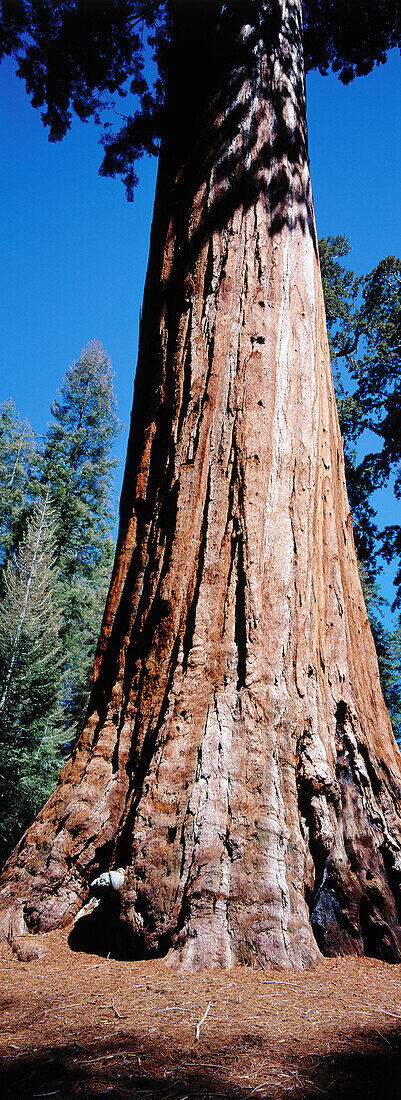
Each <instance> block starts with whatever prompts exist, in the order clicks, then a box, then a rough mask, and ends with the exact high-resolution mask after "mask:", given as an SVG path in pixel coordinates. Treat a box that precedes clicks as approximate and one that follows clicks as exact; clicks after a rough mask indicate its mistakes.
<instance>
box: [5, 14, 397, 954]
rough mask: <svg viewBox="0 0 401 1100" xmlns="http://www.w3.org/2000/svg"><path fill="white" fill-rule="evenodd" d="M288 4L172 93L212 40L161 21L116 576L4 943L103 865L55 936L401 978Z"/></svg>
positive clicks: (389, 840) (389, 756)
mask: <svg viewBox="0 0 401 1100" xmlns="http://www.w3.org/2000/svg"><path fill="white" fill-rule="evenodd" d="M178 7H182V6H180V5H179V6H178ZM184 7H185V6H184ZM300 9H301V4H300V0H280V3H277V5H276V7H275V13H276V16H277V12H279V15H280V19H279V20H278V21H277V18H273V16H272V15H271V14H270V15H269V14H268V5H267V3H265V2H264V0H263V2H262V0H261V2H260V4H258V5H256V6H255V5H253V6H251V5H250V6H249V12H250V13H253V18H254V24H253V25H241V24H239V26H238V27H237V37H236V39H235V40H234V39H233V42H234V45H235V49H234V45H233V46H232V50H231V55H230V58H229V62H230V66H231V68H225V64H226V62H227V56H226V54H224V51H223V52H222V55H221V57H222V62H221V66H220V63H219V55H218V48H219V42H220V45H222V43H223V41H224V37H223V38H220V39H219V37H218V33H217V32H216V41H215V43H214V51H215V52H214V54H213V57H212V63H211V75H210V76H209V77H208V87H207V89H206V88H205V79H203V84H202V83H201V81H200V79H199V76H200V73H197V71H196V65H195V71H194V73H193V74H192V75H193V82H194V88H195V91H194V90H193V88H192V86H191V95H189V81H190V73H191V64H192V61H193V58H195V56H196V55H195V52H194V53H193V54H191V52H190V50H189V44H190V43H191V42H192V46H193V43H194V40H195V39H194V35H199V36H200V38H201V39H202V35H204V38H205V41H207V36H208V34H210V27H207V26H206V23H207V19H206V16H205V18H204V24H205V25H204V24H202V21H201V22H200V24H199V25H197V26H196V25H195V30H194V28H193V26H192V22H193V21H194V20H192V21H191V20H190V24H191V25H190V24H189V25H188V26H186V25H185V14H183V13H182V12H181V14H179V13H176V14H175V19H176V25H175V31H176V52H175V55H174V52H173V60H172V72H174V73H175V76H171V77H170V88H169V112H170V113H169V117H170V132H169V134H168V136H167V139H166V143H165V147H164V149H163V151H162V154H161V161H160V170H159V180H158V188H157V196H156V205H155V216H154V224H153V230H152V242H151V254H150V262H149V270H148V277H147V285H146V290H145V302H144V314H143V321H142V329H141V341H140V354H139V364H138V371H137V378H136V388H135V398H134V409H133V419H132V430H131V437H130V443H129V450H128V458H127V467H126V474H125V481H124V487H123V495H122V501H121V525H120V533H119V539H118V548H117V555H116V563H115V568H114V575H113V582H112V586H111V591H110V595H109V600H108V604H107V608H106V613H105V618H104V624H103V630H102V635H101V639H100V643H99V652H98V656H97V659H96V665H95V673H94V687H93V692H92V701H91V707H90V713H89V718H88V722H87V726H86V729H85V731H84V733H83V735H82V737H81V739H80V742H79V744H78V746H77V748H76V750H75V752H74V755H73V758H72V760H71V761H70V762H69V764H67V766H66V767H65V769H64V772H63V774H62V781H61V784H60V786H59V787H58V789H57V791H56V792H55V794H54V795H53V796H52V798H51V799H50V801H49V803H48V804H47V806H46V807H45V809H44V810H43V811H42V814H41V815H40V816H39V818H38V820H37V822H36V823H35V824H34V825H33V826H32V828H31V829H30V830H29V831H28V834H27V835H26V837H25V838H24V840H23V842H22V844H21V846H20V848H19V850H17V852H16V853H15V854H14V856H13V857H12V859H11V861H10V862H9V864H8V866H7V868H6V870H5V872H4V875H3V889H2V905H3V912H4V916H3V927H4V928H7V927H8V926H9V923H10V921H11V922H12V923H13V924H14V927H15V930H16V932H20V931H21V930H23V929H24V928H25V927H26V926H27V927H28V928H31V929H42V930H43V929H48V928H51V927H54V926H55V925H58V924H62V923H66V922H68V921H69V920H70V919H71V917H72V916H73V915H75V913H76V912H77V909H78V908H79V906H80V905H81V903H82V902H85V901H86V899H87V897H88V888H89V883H90V881H91V880H92V879H93V877H95V876H96V875H97V874H99V872H101V871H104V870H105V869H108V868H109V867H123V868H124V869H125V878H124V884H123V886H122V888H121V889H120V890H119V891H118V892H117V893H116V892H114V893H113V891H109V895H110V896H108V897H106V900H105V901H104V902H103V903H102V904H101V905H100V906H99V907H98V908H97V909H95V910H94V911H93V913H91V912H90V910H91V906H89V909H87V910H86V911H84V913H83V915H82V917H81V919H80V920H79V921H78V923H77V925H76V932H75V937H76V942H81V943H82V942H84V937H85V935H86V936H87V937H88V938H89V939H90V941H91V942H92V943H93V944H95V943H96V942H98V941H96V939H95V937H96V936H99V934H101V935H102V936H103V947H105V946H107V949H108V950H109V949H111V950H120V951H124V952H126V951H127V952H132V953H135V952H138V953H141V952H154V953H161V954H163V953H167V952H168V951H169V952H170V955H169V958H170V959H171V961H172V962H182V963H184V964H185V965H187V966H201V965H215V964H220V965H223V966H229V965H230V964H231V963H232V962H237V961H242V962H247V963H250V962H252V960H253V959H255V958H259V959H261V960H263V961H268V962H269V961H270V962H274V963H277V964H279V965H283V966H285V965H295V966H305V965H309V964H312V963H313V962H314V960H315V959H316V957H317V955H318V950H319V948H320V949H321V950H322V951H324V952H326V953H328V954H336V953H339V954H351V953H356V954H362V953H363V952H366V953H368V954H379V955H382V956H383V957H385V958H388V959H397V960H398V959H400V958H401V931H400V927H399V921H398V915H397V907H398V911H399V907H400V893H399V883H400V874H401V817H400V800H399V798H400V781H401V775H400V757H399V753H398V750H397V748H396V746H395V743H394V740H393V737H392V733H391V727H390V723H389V719H388V716H387V712H386V709H385V706H384V703H383V699H382V695H381V690H380V683H379V675H378V668H377V661H376V655H375V650H374V644H373V640H372V636H371V632H370V628H369V623H368V618H367V614H366V609H365V606H364V602H363V597H362V593H361V587H360V582H359V577H358V570H357V564H356V558H355V551H354V543H353V536H352V519H351V516H350V513H349V507H348V502H347V494H346V487H345V479H344V462H343V453H342V443H341V438H340V433H339V427H338V420H337V414H336V406H335V399H334V393H333V383H332V376H331V368H330V359H329V352H328V346H327V337H326V327H325V317H324V306H323V299H322V289H321V281H320V274H319V266H318V258H317V249H316V237H315V230H314V223H313V211H312V201H311V193H310V180H309V167H308V160H307V151H306V133H305V111H304V91H303V72H302V62H301V58H302V49H301V37H300V35H301V32H300ZM195 10H196V8H194V9H192V11H193V13H194V12H195ZM204 11H205V9H204ZM262 17H263V19H264V20H265V22H264V38H261V36H260V32H259V29H258V26H257V23H258V20H259V19H260V18H262ZM195 24H196V20H195ZM223 24H224V16H223ZM224 33H225V30H224V25H223V30H222V31H221V34H222V35H223V36H224ZM216 43H217V44H216ZM201 45H202V41H201ZM203 45H204V43H203ZM198 56H199V57H202V50H201V49H200V50H199V54H198ZM203 56H204V55H203ZM188 58H189V60H188ZM203 75H204V74H203ZM185 91H187V99H186V97H185V94H184V93H185ZM206 93H207V94H206ZM190 123H191V125H190ZM113 898H114V901H113ZM106 941H107V942H106Z"/></svg>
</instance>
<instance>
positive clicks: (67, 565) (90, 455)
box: [39, 340, 120, 726]
mask: <svg viewBox="0 0 401 1100" xmlns="http://www.w3.org/2000/svg"><path fill="white" fill-rule="evenodd" d="M116 409H117V405H116V398H115V395H114V390H113V372H112V369H111V363H110V359H109V356H108V355H107V353H106V352H105V350H104V348H103V347H102V344H101V343H100V341H99V340H92V341H90V342H89V343H88V344H87V345H86V347H85V348H83V350H82V352H81V355H80V357H79V359H78V360H77V361H76V362H75V363H73V365H72V366H71V367H69V369H68V371H67V374H66V376H65V378H64V381H63V383H62V386H61V390H60V393H59V395H58V397H57V398H56V399H55V401H53V404H52V410H51V411H52V420H51V423H50V424H49V425H48V428H47V431H46V433H45V435H44V439H43V446H42V452H41V457H40V459H39V465H40V485H41V487H42V491H43V490H46V486H49V487H50V489H51V495H52V501H53V508H54V515H55V557H56V564H57V573H58V581H57V590H58V600H59V603H60V608H61V613H62V630H61V636H62V648H63V656H64V710H65V716H66V721H67V724H70V725H71V726H74V724H76V722H77V721H78V722H79V721H80V720H81V718H82V717H83V715H84V713H85V707H86V703H87V697H88V691H89V683H90V675H91V671H92V664H93V656H94V651H95V647H96V642H97V639H98V635H99V630H100V624H101V620H102V614H103V610H104V604H105V600H106V596H107V591H108V586H109V582H110V574H111V567H112V563H113V557H114V539H113V535H112V532H113V527H114V524H115V512H114V509H113V479H114V471H115V469H116V467H117V465H118V460H116V459H115V458H112V457H111V449H112V446H113V443H114V440H115V439H116V436H117V434H118V432H119V430H120V425H119V421H118V417H117V411H116Z"/></svg>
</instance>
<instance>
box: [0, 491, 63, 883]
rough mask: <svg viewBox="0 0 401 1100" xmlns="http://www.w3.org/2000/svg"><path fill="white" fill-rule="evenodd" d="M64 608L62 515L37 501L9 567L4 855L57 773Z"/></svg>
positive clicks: (0, 641) (1, 726)
mask: <svg viewBox="0 0 401 1100" xmlns="http://www.w3.org/2000/svg"><path fill="white" fill-rule="evenodd" d="M60 628H61V613H60V609H59V606H58V602H57V594H56V574H55V518H54V512H53V508H52V505H51V503H50V500H49V496H48V495H47V496H46V497H45V499H44V500H42V501H38V502H37V503H36V504H35V506H34V509H33V513H32V516H31V518H30V520H29V522H28V524H27V528H26V531H25V534H24V536H23V538H22V540H21V543H20V546H19V549H18V553H17V554H16V555H15V556H14V557H13V558H11V559H10V560H9V561H8V564H7V567H6V569H5V572H4V595H3V597H2V600H1V602H0V684H1V690H0V861H1V862H2V861H3V860H4V859H5V857H6V856H7V855H8V853H9V851H10V850H11V849H12V848H13V846H14V844H15V843H16V841H17V840H18V838H19V836H20V834H21V832H22V831H23V830H24V829H25V828H26V827H27V826H28V825H29V824H30V822H31V821H32V820H33V818H34V816H35V814H36V813H37V811H38V810H39V808H40V806H41V805H42V804H43V802H44V801H45V800H46V798H47V797H48V795H49V794H50V791H51V789H52V786H53V784H54V782H55V779H56V777H57V771H58V768H59V750H60V740H61V736H62V726H61V710H60V683H61V643H60Z"/></svg>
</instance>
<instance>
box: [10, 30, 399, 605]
mask: <svg viewBox="0 0 401 1100" xmlns="http://www.w3.org/2000/svg"><path fill="white" fill-rule="evenodd" d="M308 118H309V144H310V155H311V169H312V186H313V193H314V200H315V209H316V220H317V230H318V235H319V236H329V235H332V236H335V235H337V234H339V233H344V234H346V236H348V237H349V239H350V241H351V244H352V246H353V250H352V253H351V254H350V256H349V266H350V267H353V268H354V269H355V270H356V271H357V272H359V273H364V272H366V271H369V270H371V269H372V268H373V267H374V266H375V265H376V264H377V263H378V261H379V260H380V259H382V257H383V256H386V255H389V254H392V255H398V256H401V216H400V203H399V188H400V178H401V58H400V55H399V54H398V53H396V52H394V53H393V54H392V55H391V58H390V60H389V61H388V62H387V64H386V65H385V66H382V67H380V68H378V69H375V70H374V72H373V73H371V74H370V75H369V76H367V77H362V78H359V79H358V80H356V81H354V82H353V84H351V85H350V86H349V87H348V88H344V87H343V85H341V84H340V82H339V81H338V80H337V79H336V78H335V77H321V76H319V75H318V74H316V73H313V74H311V75H310V76H309V77H308ZM98 138H99V135H98V132H97V130H96V128H95V127H94V126H93V125H92V124H86V125H83V124H81V123H79V122H78V121H77V122H74V125H73V128H72V131H71V132H70V133H69V134H68V135H67V137H66V138H65V139H64V141H63V142H62V143H58V144H50V143H49V142H48V141H47V134H46V131H45V130H44V128H43V126H42V123H41V120H40V115H39V112H38V111H35V110H33V108H32V107H31V105H30V103H29V100H28V97H27V95H26V92H25V86H24V84H23V83H22V81H20V80H18V79H17V78H16V77H15V76H14V72H13V66H12V64H11V63H10V62H8V61H5V62H3V64H2V65H1V66H0V148H1V153H2V156H1V166H0V203H1V211H2V224H1V229H0V241H1V250H2V265H1V275H0V283H1V294H0V334H1V338H0V400H2V399H4V398H5V397H9V396H12V397H13V398H14V400H15V403H16V405H17V408H18V410H19V413H20V415H21V416H22V417H25V416H26V417H28V419H29V420H30V422H31V424H32V426H33V428H34V429H35V431H37V432H39V433H41V432H42V431H43V429H44V428H45V426H46V423H47V420H48V417H49V407H50V404H51V401H52V398H53V397H54V395H55V393H56V390H57V387H58V386H59V385H60V383H61V380H62V378H63V376H64V374H65V371H66V369H67V367H68V366H69V364H70V363H71V362H73V361H74V360H75V359H77V358H78V356H79V354H80V351H81V348H82V347H83V346H84V344H86V343H87V342H88V340H90V339H93V338H94V337H98V338H99V339H100V340H101V341H102V343H103V345H104V347H105V348H106V349H107V351H108V352H109V354H110V356H111V359H112V362H113V367H114V370H115V374H116V378H115V387H116V392H117V398H118V405H119V413H120V418H121V419H122V420H123V421H124V423H125V425H126V426H127V425H128V423H129V415H130V410H131V400H132V386H133V379H134V374H135V364H136V351H137V339H138V317H139V310H140V306H141V299H142V291H143V284H144V278H145V271H146V262H147V252H148V244H149V232H150V221H151V213H152V206H153V194H154V183H155V170H156V166H155V162H154V161H149V160H144V161H143V162H142V164H141V166H140V184H139V187H138V189H137V192H136V195H135V201H134V203H131V204H130V203H127V201H126V198H125V193H124V189H123V186H122V184H121V182H120V180H105V179H102V178H100V177H99V176H98V175H97V170H98V167H99V164H100V160H101V149H100V147H99V145H98ZM125 448H126V433H125V434H124V437H122V439H121V441H120V444H119V451H120V453H121V455H122V456H124V455H125ZM379 503H380V509H381V511H382V514H383V522H390V521H391V522H394V520H395V518H396V517H395V515H394V502H393V500H392V499H391V498H390V496H389V495H388V494H386V493H384V494H381V496H380V501H379ZM383 588H384V591H385V594H386V595H388V597H389V598H390V599H391V598H392V592H391V586H390V587H389V583H388V581H387V582H385V584H384V586H383Z"/></svg>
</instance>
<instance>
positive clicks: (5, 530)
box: [0, 398, 35, 583]
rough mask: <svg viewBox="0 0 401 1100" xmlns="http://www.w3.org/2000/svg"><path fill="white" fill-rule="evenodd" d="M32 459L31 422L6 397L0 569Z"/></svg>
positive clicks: (1, 426) (21, 509) (1, 418)
mask: <svg viewBox="0 0 401 1100" xmlns="http://www.w3.org/2000/svg"><path fill="white" fill-rule="evenodd" d="M34 461H35V441H34V436H33V431H32V428H31V425H30V424H29V422H28V421H27V420H24V421H23V422H22V421H21V420H20V418H19V416H18V413H17V410H16V408H15V405H14V402H13V401H12V400H11V398H9V399H8V401H3V402H2V403H1V405H0V570H2V569H3V568H4V566H5V563H6V561H7V558H8V556H9V554H10V553H11V551H12V550H13V549H14V548H15V546H16V545H17V543H18V541H19V538H20V536H21V532H22V528H23V525H24V521H25V519H26V507H27V496H28V494H29V485H30V481H31V478H32V467H33V464H34ZM0 583H1V581H0Z"/></svg>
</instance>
